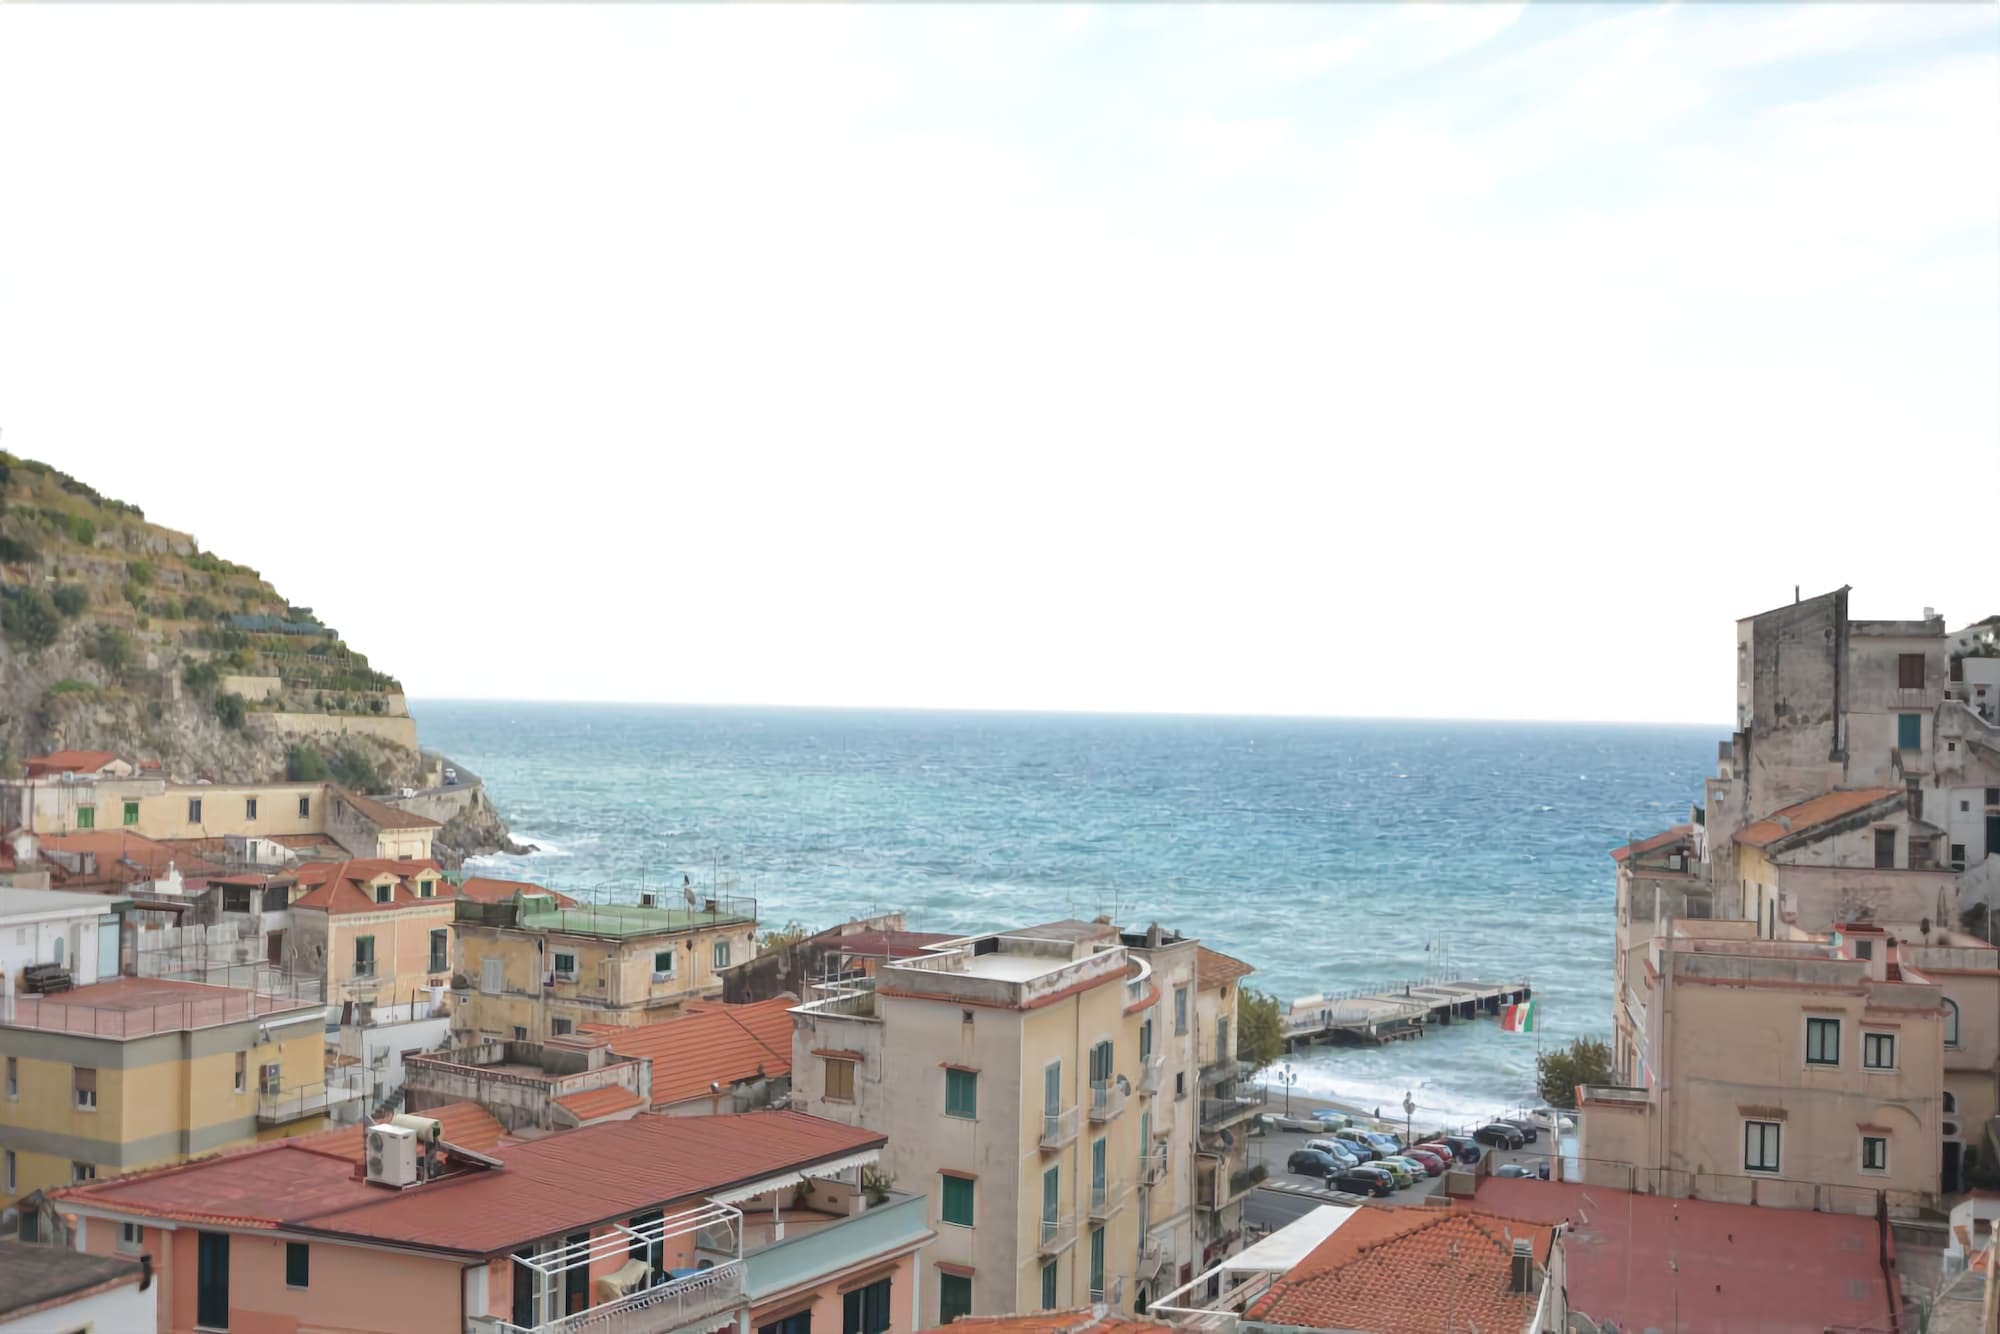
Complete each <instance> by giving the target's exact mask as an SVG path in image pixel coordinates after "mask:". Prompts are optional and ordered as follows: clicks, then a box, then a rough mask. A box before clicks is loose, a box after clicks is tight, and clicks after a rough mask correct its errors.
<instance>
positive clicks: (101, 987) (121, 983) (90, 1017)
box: [0, 977, 325, 1041]
mask: <svg viewBox="0 0 2000 1334" xmlns="http://www.w3.org/2000/svg"><path fill="white" fill-rule="evenodd" d="M296 990H297V991H299V992H300V993H311V994H298V995H288V996H273V995H268V994H265V993H264V992H261V991H250V990H245V989H243V988H239V987H213V986H207V985H205V984H202V983H199V982H170V981H167V980H166V979H164V978H156V977H121V978H119V979H118V980H117V981H115V982H99V983H97V984H96V985H94V986H88V987H78V988H77V989H76V990H74V991H63V992H58V993H56V994H55V995H54V996H11V997H8V998H6V999H5V1000H0V1026H5V1027H8V1028H33V1029H40V1030H42V1031H43V1032H48V1033H74V1034H77V1035H79V1036H83V1037H94V1038H112V1039H117V1040H121V1041H122V1040H126V1039H130V1038H143V1037H150V1036H152V1035H153V1034H156V1033H178V1032H182V1031H184V1030H187V1029H191V1028H214V1027H216V1026H218V1025H221V1024H233V1023H239V1022H241V1021H243V1020H245V1019H254V1018H258V1017H261V1016H264V1015H272V1014H296V1013H300V1012H312V1011H318V1010H321V1009H323V1008H324V1006H325V1002H324V999H323V998H322V997H321V996H320V995H319V994H318V986H317V984H316V983H302V984H300V985H299V986H298V987H297V988H296Z"/></svg>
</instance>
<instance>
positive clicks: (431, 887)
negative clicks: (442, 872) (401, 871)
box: [417, 880, 438, 899]
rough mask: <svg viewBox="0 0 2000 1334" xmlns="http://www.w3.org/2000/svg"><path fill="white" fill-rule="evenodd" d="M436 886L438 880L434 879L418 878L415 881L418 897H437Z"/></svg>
mask: <svg viewBox="0 0 2000 1334" xmlns="http://www.w3.org/2000/svg"><path fill="white" fill-rule="evenodd" d="M437 887H438V882H437V881H435V880H419V881H417V897H418V898H420V899H434V898H436V897H437Z"/></svg>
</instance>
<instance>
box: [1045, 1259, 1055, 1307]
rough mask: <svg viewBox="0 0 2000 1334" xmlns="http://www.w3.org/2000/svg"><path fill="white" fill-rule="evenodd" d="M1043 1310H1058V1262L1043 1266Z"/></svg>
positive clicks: (1050, 1262) (1052, 1261)
mask: <svg viewBox="0 0 2000 1334" xmlns="http://www.w3.org/2000/svg"><path fill="white" fill-rule="evenodd" d="M1042 1309H1043V1310H1044V1311H1053V1310H1055V1309H1056V1262H1055V1261H1054V1260H1051V1261H1049V1262H1048V1263H1047V1264H1045V1265H1043V1266H1042Z"/></svg>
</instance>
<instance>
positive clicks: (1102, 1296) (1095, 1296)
mask: <svg viewBox="0 0 2000 1334" xmlns="http://www.w3.org/2000/svg"><path fill="white" fill-rule="evenodd" d="M1090 1300H1091V1301H1092V1302H1095V1303H1099V1304H1101V1305H1104V1306H1108V1307H1110V1308H1111V1309H1112V1310H1114V1311H1115V1310H1117V1309H1118V1308H1119V1307H1121V1306H1123V1305H1124V1304H1125V1276H1124V1275H1123V1274H1118V1275H1115V1276H1114V1277H1113V1278H1112V1280H1111V1282H1110V1283H1109V1284H1106V1283H1105V1282H1104V1280H1103V1279H1101V1278H1100V1279H1098V1280H1097V1282H1095V1283H1093V1284H1092V1285H1091V1287H1090Z"/></svg>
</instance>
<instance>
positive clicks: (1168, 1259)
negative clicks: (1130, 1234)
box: [1139, 1237, 1173, 1282]
mask: <svg viewBox="0 0 2000 1334" xmlns="http://www.w3.org/2000/svg"><path fill="white" fill-rule="evenodd" d="M1172 1262H1173V1260H1172V1256H1171V1255H1170V1254H1169V1252H1168V1250H1167V1247H1166V1243H1164V1242H1162V1241H1160V1240H1159V1239H1158V1238H1157V1237H1148V1238H1147V1239H1146V1240H1144V1241H1142V1242H1140V1243H1139V1279H1140V1281H1141V1282H1144V1281H1145V1280H1147V1279H1151V1278H1154V1277H1156V1276H1158V1274H1159V1272H1160V1271H1161V1270H1163V1269H1165V1268H1166V1267H1167V1266H1168V1265H1169V1264H1171V1263H1172Z"/></svg>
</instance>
